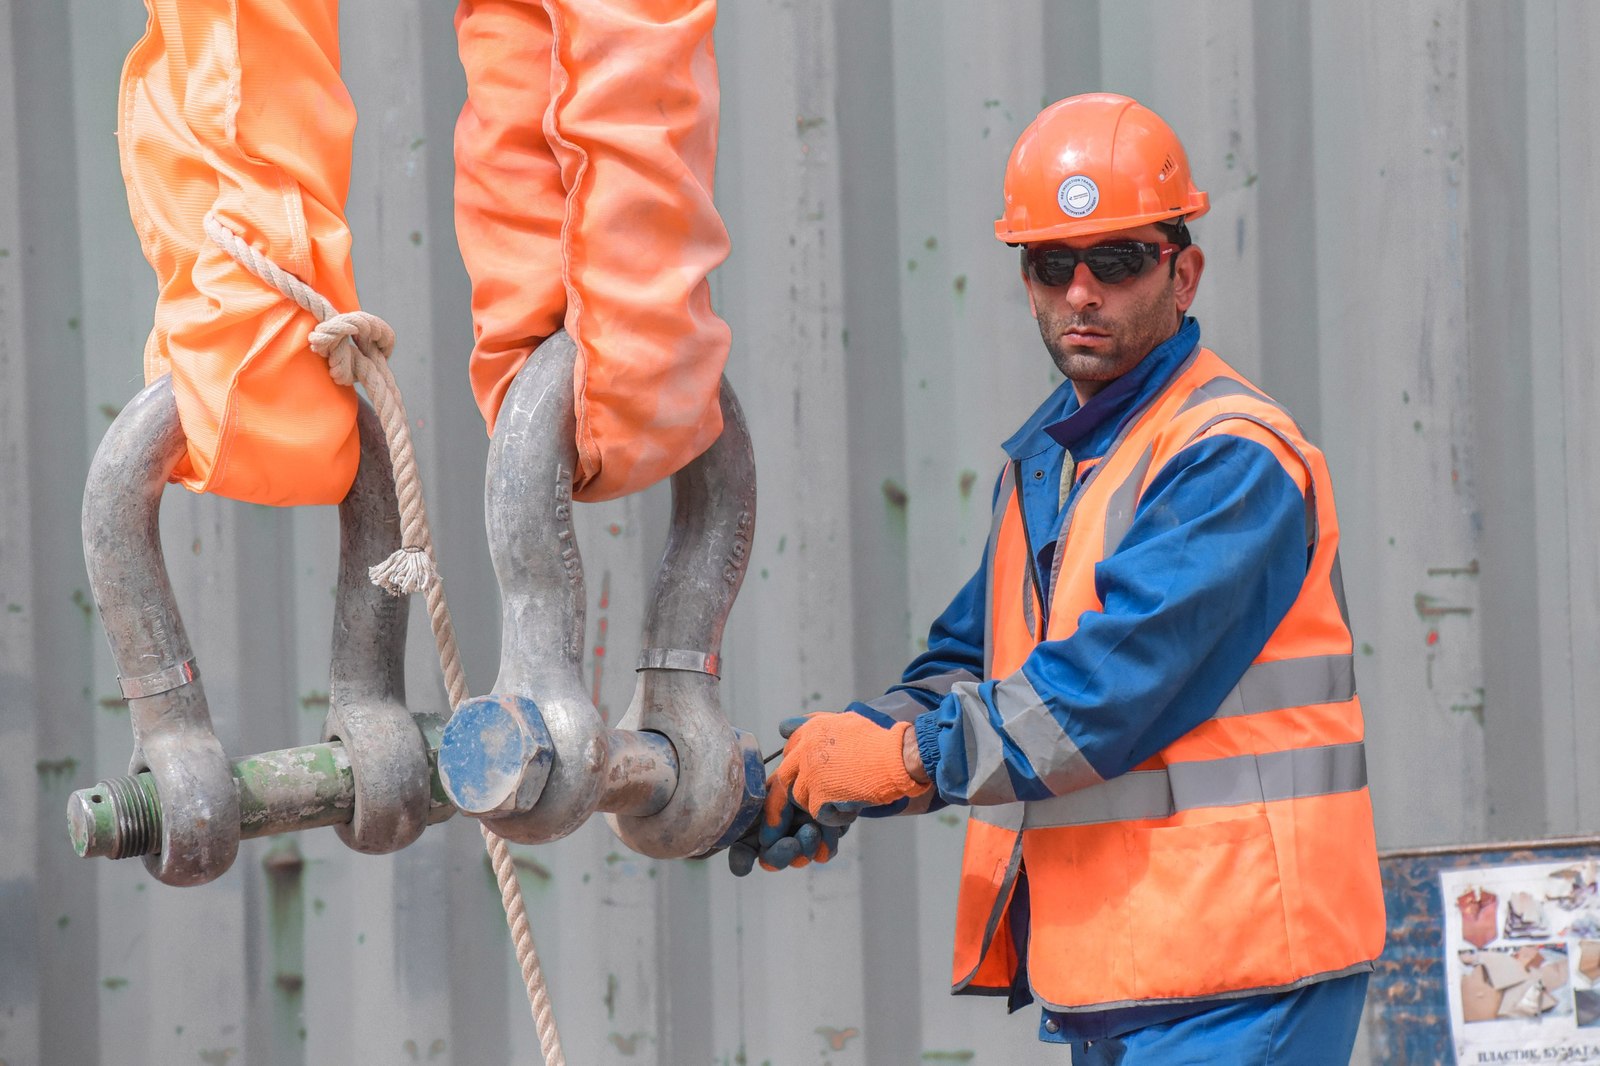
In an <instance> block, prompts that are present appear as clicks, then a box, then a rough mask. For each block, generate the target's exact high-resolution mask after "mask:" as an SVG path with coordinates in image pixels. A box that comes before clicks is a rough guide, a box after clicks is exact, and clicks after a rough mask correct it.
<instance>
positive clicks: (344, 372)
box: [311, 311, 394, 385]
mask: <svg viewBox="0 0 1600 1066" xmlns="http://www.w3.org/2000/svg"><path fill="white" fill-rule="evenodd" d="M311 350H312V351H314V352H316V353H317V354H318V355H320V356H322V357H323V358H324V359H326V360H327V361H328V373H329V374H330V375H331V376H332V377H333V380H334V381H337V382H338V383H339V384H341V385H354V384H355V383H356V352H357V351H358V350H359V351H360V353H361V354H362V355H364V356H366V357H367V358H368V359H375V358H379V357H381V358H384V359H387V358H389V353H390V352H392V351H394V330H393V329H392V328H391V327H390V325H389V323H387V322H385V321H384V320H383V319H381V318H379V317H378V316H377V315H374V314H372V313H370V312H368V311H346V312H345V313H343V314H339V315H334V316H333V317H331V318H326V319H323V320H322V321H321V322H319V323H317V325H316V326H315V327H314V328H313V329H312V330H311Z"/></svg>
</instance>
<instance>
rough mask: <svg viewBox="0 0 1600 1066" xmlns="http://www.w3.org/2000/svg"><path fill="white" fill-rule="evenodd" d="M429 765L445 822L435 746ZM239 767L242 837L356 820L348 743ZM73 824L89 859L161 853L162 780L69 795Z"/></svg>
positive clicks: (434, 817) (136, 778)
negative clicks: (158, 784) (159, 785)
mask: <svg viewBox="0 0 1600 1066" xmlns="http://www.w3.org/2000/svg"><path fill="white" fill-rule="evenodd" d="M428 764H429V769H430V771H431V776H432V779H433V780H432V786H433V789H432V791H433V801H434V802H433V807H432V810H431V812H430V818H429V821H430V822H436V821H442V820H443V819H444V818H447V817H449V816H450V815H451V814H452V813H454V810H455V808H454V807H452V806H451V805H450V804H449V802H448V801H447V800H445V799H444V790H443V788H442V786H441V785H440V784H439V774H438V767H437V753H436V752H435V751H434V750H433V749H432V747H430V749H429V751H428ZM232 770H233V780H234V784H235V785H236V786H237V788H238V790H239V836H240V837H241V838H242V839H245V840H249V839H253V838H255V837H263V836H271V835H273V834H275V833H289V832H294V831H296V830H301V829H315V828H317V827H319V826H325V825H340V824H343V823H345V822H348V821H350V817H351V814H352V812H353V809H354V804H355V775H354V773H353V772H352V771H351V769H350V757H349V755H348V754H347V753H346V752H345V750H344V745H343V744H342V743H339V742H337V741H334V742H332V743H327V744H308V745H306V746H304V747H299V748H285V749H283V750H281V751H269V752H265V753H263V754H260V755H250V756H246V757H245V758H242V759H235V760H233V763H232ZM441 805H442V806H441ZM67 824H68V831H69V833H70V835H71V837H72V848H73V850H74V851H75V852H77V853H78V855H79V856H80V857H82V858H107V859H126V858H132V857H133V856H135V855H148V854H151V853H153V852H155V851H159V850H160V847H161V799H160V797H159V796H158V795H157V794H156V786H155V779H154V778H153V777H152V776H151V775H150V773H149V771H146V772H144V773H140V774H134V775H132V776H128V777H114V778H109V779H107V780H105V781H101V782H100V783H99V784H97V785H95V786H94V787H92V788H80V789H79V790H78V791H76V792H74V793H73V794H72V795H71V796H69V797H68V798H67Z"/></svg>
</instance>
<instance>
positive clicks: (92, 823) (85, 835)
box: [67, 773, 161, 859]
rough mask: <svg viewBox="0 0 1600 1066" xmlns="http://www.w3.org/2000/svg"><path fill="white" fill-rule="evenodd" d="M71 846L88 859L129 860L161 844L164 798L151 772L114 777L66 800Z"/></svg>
mask: <svg viewBox="0 0 1600 1066" xmlns="http://www.w3.org/2000/svg"><path fill="white" fill-rule="evenodd" d="M67 822H68V825H69V828H70V831H71V834H72V846H73V850H75V851H76V852H77V853H78V854H79V855H80V856H84V857H86V858H108V859H128V858H132V857H134V856H136V855H149V854H150V853H151V852H154V851H159V850H160V847H161V800H160V798H159V797H158V796H157V795H156V788H155V781H154V780H153V779H152V778H151V776H150V775H149V774H148V773H143V774H138V775H135V776H127V777H112V778H107V779H106V780H104V781H102V782H100V783H99V784H98V785H95V786H94V787H93V788H80V789H79V790H78V791H76V792H74V793H73V794H72V795H71V796H70V797H69V798H68V800H67Z"/></svg>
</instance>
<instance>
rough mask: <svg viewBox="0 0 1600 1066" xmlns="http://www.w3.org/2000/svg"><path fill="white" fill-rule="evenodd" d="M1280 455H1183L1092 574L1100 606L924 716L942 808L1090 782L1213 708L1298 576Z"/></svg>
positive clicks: (1238, 443)
mask: <svg viewBox="0 0 1600 1066" xmlns="http://www.w3.org/2000/svg"><path fill="white" fill-rule="evenodd" d="M1272 443H1275V442H1272ZM1281 456H1282V457H1281V458H1280V451H1279V450H1278V449H1275V448H1274V447H1272V446H1271V444H1270V443H1264V442H1262V441H1259V440H1255V439H1251V437H1250V435H1249V434H1248V433H1240V434H1237V435H1236V434H1232V433H1226V432H1219V433H1216V434H1214V435H1211V436H1207V437H1205V438H1202V439H1201V440H1199V441H1197V442H1195V443H1194V444H1191V445H1190V446H1189V447H1187V448H1185V449H1184V450H1183V451H1181V452H1180V453H1179V454H1178V455H1177V456H1175V457H1174V458H1173V459H1172V460H1171V461H1170V462H1168V464H1167V465H1166V467H1164V468H1163V469H1162V471H1161V472H1160V473H1159V474H1158V475H1157V477H1156V479H1155V481H1153V482H1152V483H1151V485H1150V488H1149V489H1148V490H1147V491H1146V492H1145V493H1144V495H1143V497H1142V498H1141V499H1140V501H1139V506H1138V509H1137V510H1136V512H1135V514H1134V520H1133V523H1132V525H1131V526H1130V527H1129V530H1128V534H1127V536H1126V537H1125V538H1124V539H1123V541H1122V544H1121V545H1120V546H1119V547H1118V548H1117V550H1116V551H1115V552H1113V553H1112V554H1111V555H1110V556H1109V557H1107V558H1106V559H1104V560H1102V561H1101V563H1100V564H1099V565H1098V566H1096V568H1095V585H1096V591H1097V593H1098V594H1099V597H1100V602H1101V603H1102V604H1103V608H1102V609H1101V610H1099V611H1091V612H1087V613H1085V614H1084V615H1083V616H1082V618H1081V619H1080V620H1079V625H1078V628H1077V630H1076V631H1075V632H1074V633H1073V634H1072V636H1070V637H1068V638H1066V639H1064V640H1053V641H1044V642H1041V643H1040V644H1039V645H1038V646H1036V647H1035V648H1034V650H1033V651H1032V653H1031V654H1030V655H1029V656H1028V658H1027V659H1026V660H1024V662H1023V664H1022V667H1021V668H1020V669H1019V670H1018V671H1017V672H1016V673H1014V674H1012V675H1011V676H1009V677H1005V678H999V679H989V678H986V679H984V680H982V681H962V682H958V683H956V684H954V685H952V687H951V689H950V691H949V693H948V694H946V695H945V696H944V697H943V698H942V699H940V701H939V703H938V704H937V705H936V706H933V707H930V708H929V709H928V710H926V711H923V712H922V713H921V714H919V715H918V716H917V718H916V720H915V728H916V731H917V744H918V750H919V752H920V753H921V755H922V761H923V763H924V765H925V766H926V767H927V768H928V772H929V775H930V776H932V777H933V779H934V781H935V783H936V784H937V786H938V787H937V792H938V793H939V795H940V796H941V797H942V798H943V799H944V800H945V801H946V802H949V803H971V804H995V803H1010V802H1014V801H1016V800H1035V799H1044V798H1046V797H1049V796H1052V795H1060V794H1062V793H1065V792H1070V791H1073V790H1075V789H1080V788H1086V787H1088V786H1090V785H1094V784H1098V783H1100V782H1101V781H1104V780H1106V779H1107V778H1111V777H1116V776H1117V775H1119V774H1122V773H1125V772H1127V771H1128V770H1131V769H1132V768H1133V767H1135V766H1137V765H1138V764H1139V763H1141V762H1143V761H1144V760H1145V759H1147V758H1149V757H1150V756H1151V755H1154V754H1155V753H1156V752H1158V751H1160V750H1161V749H1162V748H1164V747H1166V746H1167V745H1168V744H1170V743H1171V742H1172V741H1174V740H1176V739H1177V738H1178V737H1180V736H1182V735H1183V734H1184V733H1186V732H1188V731H1189V730H1191V729H1193V728H1194V727H1195V726H1197V725H1199V724H1200V723H1201V722H1203V721H1205V720H1206V719H1207V718H1210V717H1211V715H1212V714H1213V713H1215V711H1216V709H1217V707H1218V706H1219V705H1220V704H1221V702H1222V700H1223V698H1224V697H1225V696H1226V695H1227V693H1228V691H1229V690H1230V689H1232V688H1233V686H1234V685H1235V684H1236V683H1237V682H1238V680H1239V678H1240V677H1241V676H1242V675H1243V674H1244V671H1245V669H1246V668H1247V667H1248V666H1249V665H1250V663H1251V661H1252V660H1253V659H1254V658H1255V657H1256V656H1257V655H1258V654H1259V653H1260V651H1261V649H1262V648H1263V647H1264V646H1265V644H1266V642H1267V639H1268V638H1269V637H1270V636H1271V635H1272V632H1273V630H1274V629H1276V628H1277V626H1278V623H1279V622H1281V621H1282V619H1283V617H1284V615H1286V614H1287V613H1288V610H1289V608H1290V607H1291V606H1292V605H1293V603H1294V601H1295V599H1296V597H1297V596H1298V595H1299V592H1300V588H1301V585H1302V584H1303V583H1304V580H1305V575H1306V566H1307V562H1308V552H1307V515H1306V498H1305V495H1304V491H1303V489H1302V487H1301V485H1302V484H1303V483H1304V477H1305V472H1304V469H1303V468H1302V467H1300V466H1299V463H1298V460H1296V459H1294V458H1293V457H1292V453H1288V452H1287V450H1286V449H1283V450H1282V451H1281ZM1291 470H1293V471H1294V473H1293V474H1291V472H1290V471H1291ZM979 609H980V610H981V609H982V608H981V606H980V608H979ZM979 640H980V644H981V632H980V637H979ZM980 654H981V653H980Z"/></svg>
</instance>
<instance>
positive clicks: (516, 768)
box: [439, 694, 555, 817]
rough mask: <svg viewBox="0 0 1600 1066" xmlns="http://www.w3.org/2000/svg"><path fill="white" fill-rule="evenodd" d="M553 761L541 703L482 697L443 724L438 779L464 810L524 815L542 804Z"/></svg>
mask: <svg viewBox="0 0 1600 1066" xmlns="http://www.w3.org/2000/svg"><path fill="white" fill-rule="evenodd" d="M554 759H555V746H554V745H553V744H552V743H551V742H550V732H549V730H547V729H546V728H545V724H544V717H543V716H542V715H541V714H540V713H539V706H538V704H536V703H534V702H533V701H532V700H530V699H528V698H527V697H526V696H516V695H502V694H491V695H488V696H478V697H475V698H473V699H470V700H467V701H466V702H465V703H463V704H462V705H461V706H460V707H457V708H456V713H455V714H454V715H452V716H451V717H450V721H449V722H448V723H446V724H445V727H444V733H443V735H442V736H441V737H440V740H439V782H440V784H442V785H443V786H444V790H445V793H446V795H448V796H449V797H450V802H451V803H454V804H455V805H456V807H457V808H459V809H460V810H461V812H462V813H464V814H470V815H475V816H478V817H496V816H499V815H506V814H525V813H527V812H528V811H531V810H533V807H534V805H535V804H536V803H538V802H539V797H540V795H541V794H542V793H543V792H544V786H545V782H546V781H547V780H549V778H550V764H551V763H552V762H553V761H554Z"/></svg>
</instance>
